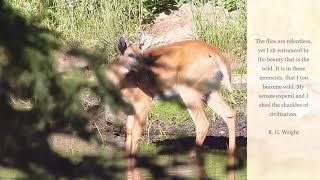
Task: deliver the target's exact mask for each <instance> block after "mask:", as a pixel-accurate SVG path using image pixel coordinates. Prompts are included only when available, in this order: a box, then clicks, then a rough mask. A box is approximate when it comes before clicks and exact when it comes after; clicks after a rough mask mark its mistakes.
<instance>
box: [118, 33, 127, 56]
mask: <svg viewBox="0 0 320 180" xmlns="http://www.w3.org/2000/svg"><path fill="white" fill-rule="evenodd" d="M127 48H128V43H127V40H126V39H125V38H124V37H123V36H121V37H120V39H119V42H118V50H119V51H120V53H121V54H123V53H124V51H126V49H127Z"/></svg>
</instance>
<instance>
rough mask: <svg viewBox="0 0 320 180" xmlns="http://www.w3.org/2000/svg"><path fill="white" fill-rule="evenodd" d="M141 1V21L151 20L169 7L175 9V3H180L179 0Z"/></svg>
mask: <svg viewBox="0 0 320 180" xmlns="http://www.w3.org/2000/svg"><path fill="white" fill-rule="evenodd" d="M142 2H143V21H144V22H147V23H148V22H151V21H153V20H154V18H155V17H156V16H157V15H158V14H159V13H161V12H167V11H169V10H170V9H177V7H176V5H177V4H178V3H179V4H180V3H182V1H179V0H142Z"/></svg>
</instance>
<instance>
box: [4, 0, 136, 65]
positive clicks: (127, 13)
mask: <svg viewBox="0 0 320 180" xmlns="http://www.w3.org/2000/svg"><path fill="white" fill-rule="evenodd" d="M9 3H10V4H11V5H12V6H13V7H14V8H16V9H17V10H18V11H19V12H20V13H21V14H23V15H24V16H25V17H27V18H28V19H30V20H34V17H36V16H42V17H43V18H42V19H41V20H37V21H38V24H39V25H40V26H44V27H47V28H49V29H53V30H55V31H57V32H58V33H60V34H61V36H62V37H63V39H64V40H65V41H64V45H65V47H81V48H86V49H94V48H102V49H104V52H105V55H106V56H107V57H108V59H110V62H111V61H113V59H114V55H115V53H116V49H115V47H116V46H115V44H116V42H117V40H118V38H119V37H120V36H121V35H122V34H125V35H126V36H128V37H129V38H130V39H133V37H135V36H136V34H137V32H138V31H139V30H140V29H139V26H140V19H141V16H142V14H141V10H140V9H141V8H140V6H141V1H140V0H123V1H114V0H105V1H98V0H94V1H86V0H74V1H70V0H67V1H66V0H52V1H51V3H47V4H46V3H43V2H42V1H38V0H30V1H21V0H11V1H9Z"/></svg>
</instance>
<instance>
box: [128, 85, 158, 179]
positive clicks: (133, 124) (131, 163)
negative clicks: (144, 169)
mask: <svg viewBox="0 0 320 180" xmlns="http://www.w3.org/2000/svg"><path fill="white" fill-rule="evenodd" d="M122 93H123V94H124V96H126V97H127V99H128V100H129V102H130V103H131V105H132V106H133V108H134V114H131V115H129V116H128V118H127V122H126V134H127V137H126V146H125V148H126V156H127V179H141V175H140V172H139V169H138V168H137V167H136V161H135V157H134V155H135V154H136V152H137V149H138V143H139V140H140V138H141V135H142V132H143V128H144V125H145V122H146V117H147V114H148V110H149V107H150V104H151V101H152V99H151V98H150V97H149V96H147V95H146V94H144V93H143V92H142V91H141V90H140V89H137V88H131V89H125V90H123V91H122Z"/></svg>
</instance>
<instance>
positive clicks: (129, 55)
mask: <svg viewBox="0 0 320 180" xmlns="http://www.w3.org/2000/svg"><path fill="white" fill-rule="evenodd" d="M118 50H119V52H120V53H119V56H118V63H120V64H121V65H122V66H123V68H125V69H126V70H127V71H128V72H129V71H137V70H139V69H141V68H142V65H143V56H142V54H143V51H142V49H141V48H140V45H139V43H132V44H129V43H128V42H127V40H126V39H125V38H124V37H120V39H119V42H118Z"/></svg>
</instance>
